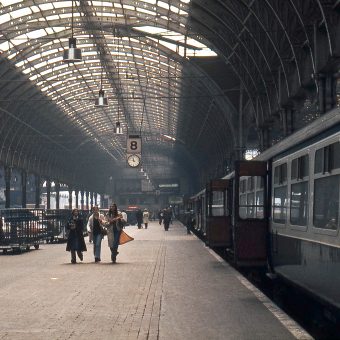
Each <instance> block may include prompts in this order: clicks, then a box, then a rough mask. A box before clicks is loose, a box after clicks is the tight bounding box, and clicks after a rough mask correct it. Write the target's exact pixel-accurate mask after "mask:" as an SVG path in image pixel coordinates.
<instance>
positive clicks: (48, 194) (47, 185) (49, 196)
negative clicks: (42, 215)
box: [46, 179, 51, 210]
mask: <svg viewBox="0 0 340 340" xmlns="http://www.w3.org/2000/svg"><path fill="white" fill-rule="evenodd" d="M46 198H47V202H46V205H47V207H46V209H47V210H49V209H51V181H50V180H49V179H48V180H46Z"/></svg>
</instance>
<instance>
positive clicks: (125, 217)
mask: <svg viewBox="0 0 340 340" xmlns="http://www.w3.org/2000/svg"><path fill="white" fill-rule="evenodd" d="M122 216H123V219H124V221H125V224H124V226H123V229H125V225H126V224H127V223H128V217H127V213H126V211H125V210H122Z"/></svg>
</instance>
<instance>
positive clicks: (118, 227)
mask: <svg viewBox="0 0 340 340" xmlns="http://www.w3.org/2000/svg"><path fill="white" fill-rule="evenodd" d="M125 223H126V221H125V220H124V219H123V216H122V214H121V213H118V209H117V205H116V204H115V203H114V204H112V205H111V206H110V209H109V212H108V215H107V241H108V245H109V248H110V250H111V261H112V263H116V259H117V255H118V246H119V237H120V234H121V231H122V229H123V226H124V224H125Z"/></svg>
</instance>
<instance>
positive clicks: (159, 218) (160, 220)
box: [158, 210, 163, 225]
mask: <svg viewBox="0 0 340 340" xmlns="http://www.w3.org/2000/svg"><path fill="white" fill-rule="evenodd" d="M162 220H163V212H162V210H160V211H159V212H158V223H159V225H162Z"/></svg>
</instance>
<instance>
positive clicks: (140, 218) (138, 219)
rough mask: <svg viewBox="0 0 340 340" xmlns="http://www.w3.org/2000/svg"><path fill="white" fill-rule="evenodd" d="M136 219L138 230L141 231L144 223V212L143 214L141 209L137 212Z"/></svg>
mask: <svg viewBox="0 0 340 340" xmlns="http://www.w3.org/2000/svg"><path fill="white" fill-rule="evenodd" d="M136 219H137V225H138V229H141V228H142V223H143V212H142V210H140V209H138V210H137V212H136Z"/></svg>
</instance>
